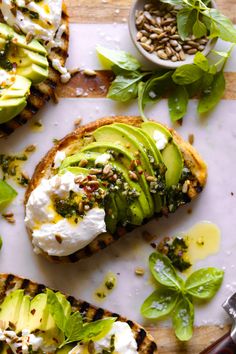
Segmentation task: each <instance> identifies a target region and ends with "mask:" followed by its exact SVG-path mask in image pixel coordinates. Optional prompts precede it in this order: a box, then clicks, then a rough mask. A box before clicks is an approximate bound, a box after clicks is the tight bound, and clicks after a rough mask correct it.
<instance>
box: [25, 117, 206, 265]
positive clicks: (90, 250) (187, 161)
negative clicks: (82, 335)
mask: <svg viewBox="0 0 236 354" xmlns="http://www.w3.org/2000/svg"><path fill="white" fill-rule="evenodd" d="M118 122H119V123H126V124H129V125H132V126H136V127H139V126H140V125H141V123H142V120H141V118H139V117H124V116H121V117H108V118H103V119H100V120H97V121H95V122H92V123H90V124H88V125H85V126H81V127H79V128H78V129H77V130H75V131H74V132H73V133H71V134H69V135H67V136H66V137H65V138H64V139H62V140H61V141H59V143H58V144H57V145H56V146H54V147H53V148H52V149H51V150H50V151H49V152H48V153H47V155H46V156H45V157H44V158H43V159H42V160H41V162H40V163H39V164H38V166H37V167H36V170H35V172H34V175H33V177H32V179H31V182H30V184H29V186H28V189H27V191H26V195H25V205H26V204H27V201H28V199H29V196H30V194H31V192H32V191H33V190H34V189H35V188H36V187H37V186H38V184H39V183H40V181H41V179H42V178H50V177H51V176H52V175H53V174H54V173H55V172H54V171H55V170H53V168H52V167H53V162H54V157H55V155H56V153H57V151H59V150H60V151H65V153H66V155H71V154H73V153H75V152H78V151H80V149H81V148H82V146H83V138H84V137H88V139H89V136H90V137H91V133H92V132H94V131H95V130H96V129H97V128H99V127H101V126H104V125H109V124H113V123H118ZM170 132H171V133H172V135H173V137H174V140H175V141H176V143H177V144H178V146H179V148H180V150H181V152H182V156H183V159H184V165H185V166H186V167H187V168H188V169H189V170H190V171H191V174H192V178H191V181H190V186H189V189H188V193H187V200H185V201H183V203H182V204H185V203H187V202H190V201H191V200H192V199H193V198H195V197H196V196H197V195H198V194H199V193H200V192H201V191H202V189H203V187H204V185H205V183H206V179H207V168H206V164H205V163H204V161H203V160H202V159H201V157H200V156H199V154H198V153H197V151H196V150H195V149H194V148H193V147H192V146H191V145H190V144H189V143H186V142H185V141H184V140H183V139H182V138H181V137H180V136H179V135H178V133H177V132H176V131H174V130H172V129H170ZM128 231H130V230H128V229H127V228H125V227H118V228H117V230H116V232H115V233H114V234H109V233H103V234H101V235H99V236H98V237H96V238H95V239H94V240H93V241H92V242H91V243H90V244H89V245H88V246H86V247H84V248H83V249H81V250H79V251H77V252H75V253H73V254H72V255H69V256H64V257H56V256H49V255H47V254H46V253H43V252H42V254H43V255H44V256H45V257H47V258H48V259H50V260H52V261H55V262H77V261H79V260H80V259H83V258H86V257H88V256H91V255H93V254H94V253H96V252H98V251H99V250H102V249H104V248H106V247H107V246H108V245H110V244H111V243H113V242H114V241H116V240H118V239H119V238H121V237H122V236H124V235H125V234H126V233H127V232H128ZM28 232H29V234H30V235H32V231H31V230H28Z"/></svg>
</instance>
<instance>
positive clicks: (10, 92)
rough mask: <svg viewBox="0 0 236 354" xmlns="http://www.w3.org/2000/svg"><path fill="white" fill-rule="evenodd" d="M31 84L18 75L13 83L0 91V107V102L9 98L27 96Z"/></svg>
mask: <svg viewBox="0 0 236 354" xmlns="http://www.w3.org/2000/svg"><path fill="white" fill-rule="evenodd" d="M30 86H31V82H30V81H29V80H28V79H26V78H24V77H22V76H19V75H16V76H15V81H14V83H13V84H12V85H11V86H9V87H7V88H5V89H3V90H2V91H1V98H0V106H1V101H2V100H8V99H10V98H22V97H24V98H25V96H27V95H28V94H29V91H30Z"/></svg>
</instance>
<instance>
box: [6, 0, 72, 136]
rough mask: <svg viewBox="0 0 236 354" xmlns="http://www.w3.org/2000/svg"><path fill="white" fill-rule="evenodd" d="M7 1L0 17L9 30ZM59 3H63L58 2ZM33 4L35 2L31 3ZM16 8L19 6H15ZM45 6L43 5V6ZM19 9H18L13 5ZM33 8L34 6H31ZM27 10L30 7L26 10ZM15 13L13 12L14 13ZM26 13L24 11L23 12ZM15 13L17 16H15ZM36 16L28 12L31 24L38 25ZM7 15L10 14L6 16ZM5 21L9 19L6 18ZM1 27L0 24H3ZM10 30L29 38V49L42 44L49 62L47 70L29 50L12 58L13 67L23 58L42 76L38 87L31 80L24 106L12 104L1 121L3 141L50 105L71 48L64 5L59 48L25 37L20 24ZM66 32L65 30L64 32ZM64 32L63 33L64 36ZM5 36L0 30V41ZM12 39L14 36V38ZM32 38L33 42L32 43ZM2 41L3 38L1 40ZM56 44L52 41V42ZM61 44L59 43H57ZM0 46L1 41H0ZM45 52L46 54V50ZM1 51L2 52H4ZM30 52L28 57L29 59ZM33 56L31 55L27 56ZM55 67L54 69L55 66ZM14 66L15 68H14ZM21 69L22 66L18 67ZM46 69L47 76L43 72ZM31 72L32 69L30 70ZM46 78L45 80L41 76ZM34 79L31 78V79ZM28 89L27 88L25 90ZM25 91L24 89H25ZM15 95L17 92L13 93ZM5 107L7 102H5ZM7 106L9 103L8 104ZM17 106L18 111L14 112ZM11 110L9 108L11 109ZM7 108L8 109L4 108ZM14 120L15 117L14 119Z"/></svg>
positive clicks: (58, 34)
mask: <svg viewBox="0 0 236 354" xmlns="http://www.w3.org/2000/svg"><path fill="white" fill-rule="evenodd" d="M7 1H8V0H4V1H3V2H1V4H0V7H1V10H2V13H1V15H2V17H1V22H2V23H3V24H4V26H7V25H6V23H5V21H4V13H5V12H4V11H6V7H4V3H7ZM58 1H59V2H60V0H58ZM31 3H33V2H31ZM16 4H17V2H16ZM35 4H36V5H37V6H39V5H40V4H41V2H40V4H39V3H38V2H35ZM42 5H43V4H42ZM14 6H16V5H14ZM25 6H28V4H27V3H25ZM31 6H32V5H31ZM26 9H27V7H26ZM11 11H12V12H14V10H12V9H11ZM22 11H23V10H22ZM14 13H15V12H14ZM23 13H26V15H27V11H26V10H24V11H23ZM36 14H37V13H36V12H34V11H31V12H29V18H30V20H32V21H34V20H35V21H37V17H36ZM7 15H8V14H7ZM40 16H41V20H42V14H40ZM5 18H8V16H6V17H5ZM0 26H1V24H0ZM9 28H10V29H11V30H13V29H14V32H15V33H16V35H17V36H18V37H19V36H22V37H25V38H26V43H27V45H28V44H29V45H30V43H33V42H38V43H39V44H41V43H42V46H45V48H46V49H47V51H46V53H47V54H46V59H47V61H48V63H47V65H46V66H45V63H44V62H43V63H42V61H40V63H39V62H38V58H35V57H36V56H37V55H38V54H39V53H38V52H37V51H35V52H34V53H33V55H32V54H31V53H28V48H27V46H26V48H25V52H24V53H23V54H22V51H21V52H20V53H17V56H16V57H15V58H11V59H12V60H11V61H12V62H13V64H14V63H16V65H19V62H21V60H22V59H21V58H22V57H23V62H28V61H30V62H32V63H33V66H35V64H36V69H37V68H38V64H39V65H40V68H39V71H38V74H39V75H41V77H42V80H38V81H40V82H39V83H37V82H35V81H34V80H32V85H31V87H30V89H28V90H26V92H25V93H22V94H23V98H24V100H23V101H24V102H19V101H18V102H16V101H14V102H13V101H12V102H11V108H12V110H11V112H10V114H9V117H8V118H9V120H7V121H6V118H5V120H2V121H1V119H0V137H4V136H6V135H9V134H11V133H12V132H13V131H14V130H15V129H16V128H18V127H20V126H21V125H23V124H25V123H27V121H28V120H30V119H31V118H32V117H33V116H34V115H35V114H36V113H37V112H38V111H39V109H40V108H42V107H43V106H44V104H45V103H46V102H47V101H49V100H50V99H51V98H53V99H54V98H55V88H56V86H57V84H58V83H59V82H60V79H61V73H62V70H64V65H65V62H66V59H67V56H68V45H69V24H68V16H67V12H66V6H65V4H64V3H63V4H62V10H61V16H60V27H59V28H58V29H57V32H56V33H55V42H56V38H57V36H60V45H59V44H57V46H55V47H52V48H50V50H49V49H48V48H49V47H48V43H47V42H45V40H41V39H40V38H38V39H37V38H36V39H34V35H33V33H31V32H30V31H29V32H27V31H26V32H24V33H22V31H21V29H20V28H19V26H18V24H17V23H16V24H14V26H13V25H12V23H11V26H9ZM62 29H63V30H62ZM62 31H63V32H62ZM2 33H4V30H2V28H1V27H0V37H2ZM11 36H12V35H11ZM32 38H33V39H32ZM0 39H1V38H0ZM51 42H53V41H51ZM58 43H59V42H58ZM0 45H1V41H0ZM46 49H45V50H46ZM1 50H2V49H1ZM26 52H27V55H26ZM28 54H30V55H28ZM53 63H54V65H53ZM14 66H15V64H14ZM19 66H22V65H19ZM44 68H46V69H47V75H46V74H45V72H44ZM0 69H1V62H0ZM23 69H24V68H23ZM30 70H31V69H30ZM19 75H22V76H23V77H25V76H26V77H28V76H29V75H31V71H28V72H26V71H25V70H23V72H22V70H21V73H19ZM42 75H44V76H42ZM30 78H31V77H30ZM24 87H25V86H24ZM24 87H23V88H24ZM14 94H15V92H14ZM4 104H5V102H4ZM7 105H8V103H7ZM16 105H17V109H18V110H16V109H15V107H16ZM8 106H9V105H8ZM4 107H5V106H4ZM0 108H1V102H0ZM11 116H12V117H13V118H12V119H10V118H11ZM0 117H1V111H0Z"/></svg>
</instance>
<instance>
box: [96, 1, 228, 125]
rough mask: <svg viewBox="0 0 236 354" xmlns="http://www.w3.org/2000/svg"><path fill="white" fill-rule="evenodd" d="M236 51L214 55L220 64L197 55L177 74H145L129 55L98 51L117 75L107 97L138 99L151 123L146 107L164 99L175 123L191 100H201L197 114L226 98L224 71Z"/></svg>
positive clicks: (143, 112)
mask: <svg viewBox="0 0 236 354" xmlns="http://www.w3.org/2000/svg"><path fill="white" fill-rule="evenodd" d="M171 1H172V0H171ZM173 1H174V0H173ZM233 48H234V45H232V47H231V48H230V50H229V51H228V52H216V51H213V53H214V54H215V56H216V57H219V56H220V60H218V61H216V60H215V62H211V61H210V60H208V58H206V57H205V56H204V55H203V53H201V52H198V53H197V54H196V55H195V57H194V63H193V64H185V65H182V66H180V67H178V68H177V69H176V70H157V71H153V72H150V71H149V72H143V71H142V70H141V64H140V63H138V62H137V60H136V59H135V58H134V57H132V56H131V55H130V54H128V53H125V52H123V51H121V52H120V51H111V50H105V48H102V50H101V47H98V53H99V58H100V59H101V53H102V54H103V56H102V60H101V62H102V63H103V64H104V62H105V63H106V58H107V60H108V62H109V67H110V68H112V70H113V72H114V73H115V75H116V78H115V80H114V81H113V82H112V84H111V86H110V88H109V91H108V95H107V97H108V98H111V99H113V100H115V101H119V102H129V101H130V100H132V99H136V98H138V106H139V111H140V115H141V116H142V118H143V120H147V119H148V118H147V117H146V115H145V107H146V106H147V105H148V104H151V103H152V104H153V103H156V102H158V101H159V100H160V99H161V98H162V97H163V96H167V98H168V106H169V113H170V117H171V120H172V121H173V122H175V121H178V120H179V119H182V118H183V117H184V116H185V114H186V112H187V109H188V103H189V99H190V98H193V97H195V96H196V95H197V96H198V97H199V104H198V113H199V114H203V113H207V112H208V111H210V110H212V109H213V108H214V107H215V106H216V105H217V104H218V102H219V101H220V99H221V98H222V97H223V95H224V92H225V78H224V68H225V65H226V63H227V61H228V59H229V58H230V55H231V52H232V50H233ZM111 52H112V55H111ZM106 55H107V57H106ZM105 65H106V64H105ZM106 67H107V66H106Z"/></svg>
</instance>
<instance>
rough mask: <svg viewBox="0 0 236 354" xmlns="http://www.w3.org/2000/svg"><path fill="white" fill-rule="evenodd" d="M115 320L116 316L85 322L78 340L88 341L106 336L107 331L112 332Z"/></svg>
mask: <svg viewBox="0 0 236 354" xmlns="http://www.w3.org/2000/svg"><path fill="white" fill-rule="evenodd" d="M115 321H116V318H115V317H110V318H104V319H102V320H98V321H95V322H90V323H87V324H85V325H84V326H83V328H82V329H81V330H80V332H79V334H78V336H77V338H76V341H83V342H85V343H86V342H89V341H90V340H93V341H96V340H99V339H101V338H103V337H105V336H106V335H107V333H108V332H110V330H111V328H112V325H113V323H114V322H115Z"/></svg>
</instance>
